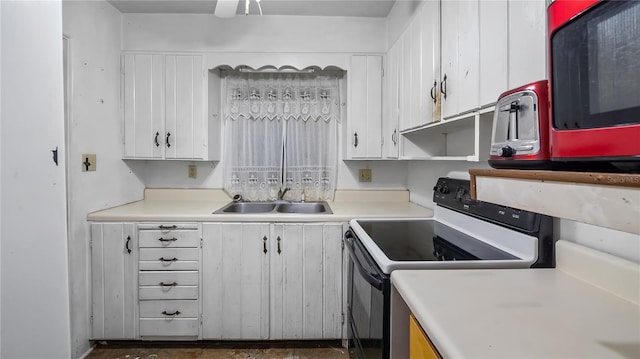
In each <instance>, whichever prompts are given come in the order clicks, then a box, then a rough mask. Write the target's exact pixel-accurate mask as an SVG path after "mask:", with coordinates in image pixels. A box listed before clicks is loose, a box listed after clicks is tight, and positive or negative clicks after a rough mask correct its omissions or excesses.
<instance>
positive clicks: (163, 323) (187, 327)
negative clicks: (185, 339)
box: [140, 318, 198, 337]
mask: <svg viewBox="0 0 640 359" xmlns="http://www.w3.org/2000/svg"><path fill="white" fill-rule="evenodd" d="M140 336H142V337H145V336H146V337H152V336H171V337H176V336H190V337H197V336H198V318H141V319H140Z"/></svg>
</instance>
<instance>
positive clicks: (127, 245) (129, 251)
mask: <svg viewBox="0 0 640 359" xmlns="http://www.w3.org/2000/svg"><path fill="white" fill-rule="evenodd" d="M129 242H131V236H127V242H126V243H125V244H124V247H125V248H126V249H127V253H129V254H131V248H129Z"/></svg>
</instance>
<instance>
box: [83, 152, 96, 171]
mask: <svg viewBox="0 0 640 359" xmlns="http://www.w3.org/2000/svg"><path fill="white" fill-rule="evenodd" d="M96 165H97V162H96V155H95V154H85V155H82V172H92V171H95V170H96Z"/></svg>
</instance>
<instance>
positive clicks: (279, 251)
mask: <svg viewBox="0 0 640 359" xmlns="http://www.w3.org/2000/svg"><path fill="white" fill-rule="evenodd" d="M280 241H281V239H280V236H278V254H280V253H282V251H281V250H280Z"/></svg>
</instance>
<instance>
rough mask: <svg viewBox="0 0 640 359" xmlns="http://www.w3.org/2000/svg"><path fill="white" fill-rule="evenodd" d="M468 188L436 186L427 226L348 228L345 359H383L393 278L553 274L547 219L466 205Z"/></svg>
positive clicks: (396, 223) (356, 224) (398, 223)
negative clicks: (411, 272) (457, 272)
mask: <svg viewBox="0 0 640 359" xmlns="http://www.w3.org/2000/svg"><path fill="white" fill-rule="evenodd" d="M469 188H470V183H469V181H468V180H459V179H452V178H440V179H439V180H438V182H437V184H436V186H435V187H434V196H433V200H434V202H435V204H436V206H435V208H434V216H433V217H432V218H425V219H355V220H352V221H351V222H350V228H349V230H348V231H347V232H346V233H345V236H344V242H345V247H346V248H347V249H348V250H349V257H350V258H349V272H348V273H349V274H348V315H347V320H348V330H349V343H350V351H349V352H350V356H351V357H352V358H359V359H363V358H367V359H368V358H376V359H377V358H383V359H385V358H389V357H390V337H391V333H390V328H391V280H390V275H391V272H392V271H393V270H396V269H434V270H435V269H458V268H459V269H469V268H530V267H554V266H555V255H554V251H553V228H552V226H553V222H552V218H551V217H549V216H543V215H541V214H537V213H532V212H527V211H522V210H518V209H514V208H509V207H504V206H498V205H495V204H491V203H487V202H480V201H474V200H472V199H471V198H470V194H469Z"/></svg>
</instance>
